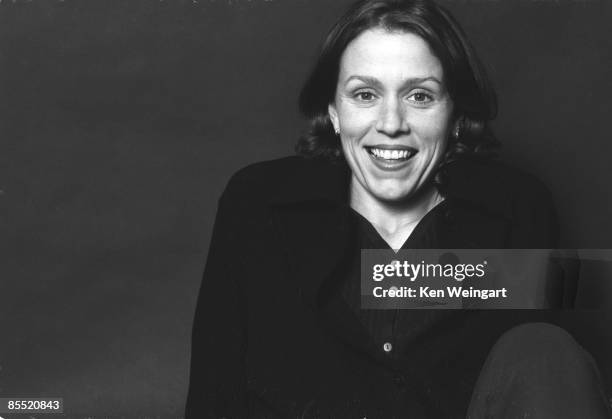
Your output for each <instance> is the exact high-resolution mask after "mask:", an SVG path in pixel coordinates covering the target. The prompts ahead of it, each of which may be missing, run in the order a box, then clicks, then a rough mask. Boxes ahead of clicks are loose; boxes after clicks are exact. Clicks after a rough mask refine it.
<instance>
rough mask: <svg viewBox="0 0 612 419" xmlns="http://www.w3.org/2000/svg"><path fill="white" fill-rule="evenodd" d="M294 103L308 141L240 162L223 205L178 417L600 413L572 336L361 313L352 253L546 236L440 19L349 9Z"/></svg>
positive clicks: (479, 316) (381, 1)
mask: <svg viewBox="0 0 612 419" xmlns="http://www.w3.org/2000/svg"><path fill="white" fill-rule="evenodd" d="M300 107H301V110H302V112H303V113H304V115H305V116H306V117H307V118H308V119H309V120H310V129H309V132H308V133H307V134H305V135H304V137H303V138H301V140H300V142H299V143H298V146H297V151H298V156H292V157H288V158H284V159H279V160H275V161H270V162H263V163H257V164H254V165H251V166H249V167H247V168H245V169H242V170H241V171H239V172H238V173H236V174H235V175H234V176H233V177H232V179H231V180H230V182H229V184H228V186H227V187H226V189H225V191H224V193H223V195H222V196H221V198H220V200H219V208H218V214H217V220H216V222H215V228H214V232H213V238H212V242H211V246H210V251H209V255H208V261H207V265H206V269H205V272H204V278H203V282H202V288H201V291H200V295H199V300H198V307H197V310H196V315H195V320H194V329H193V343H192V364H191V381H190V389H189V396H188V400H187V408H186V416H187V417H188V418H196V417H197V418H202V417H207V418H220V417H232V418H243V417H251V418H260V417H261V418H264V417H265V418H296V417H297V418H356V417H369V418H400V417H401V418H404V417H411V418H458V417H465V416H466V413H467V415H468V417H470V418H485V417H495V418H515V417H526V416H529V417H538V418H576V417H585V418H586V417H588V418H606V417H609V415H610V412H609V408H608V407H607V404H606V397H605V394H604V392H603V390H602V387H601V384H600V380H599V375H598V371H597V367H596V365H595V363H594V361H593V360H592V358H591V357H590V355H589V354H588V353H586V352H585V351H584V350H583V349H582V348H581V347H580V346H579V345H578V344H577V343H576V342H575V341H574V340H573V338H572V337H571V336H570V335H569V334H567V333H566V332H564V331H563V330H562V329H559V328H557V327H555V326H552V325H548V324H545V323H535V324H534V323H532V324H528V325H523V326H518V327H514V328H513V326H516V325H518V324H520V323H522V322H525V321H532V322H533V321H535V320H539V319H541V318H542V317H545V316H542V314H541V313H525V312H522V313H516V312H510V313H509V312H508V311H504V312H502V311H496V312H491V313H489V312H484V311H480V312H476V313H468V312H467V311H462V310H397V309H393V310H391V309H388V310H382V309H376V310H374V309H363V308H362V307H361V304H360V296H361V295H360V294H361V290H360V269H361V259H360V257H361V251H362V250H363V249H393V250H398V249H464V248H470V249H474V248H476V249H479V248H480V249H517V248H527V249H532V248H540V249H550V248H554V247H555V246H556V243H557V236H558V229H557V222H556V214H555V210H554V206H553V204H552V201H551V198H550V194H549V193H548V191H547V189H546V188H545V187H544V186H543V185H542V184H541V183H540V182H539V181H537V180H536V179H534V178H533V177H532V176H530V175H527V174H524V173H521V172H519V171H516V170H513V169H510V168H508V167H505V166H503V165H501V164H499V163H497V162H495V160H493V159H491V158H490V157H491V155H492V150H493V149H494V148H495V145H496V141H495V139H494V136H493V134H492V132H491V130H490V129H489V122H490V121H491V120H492V119H493V118H494V117H495V114H496V98H495V94H494V92H493V91H492V89H491V87H490V83H489V82H488V79H487V77H486V74H485V72H484V70H483V67H482V65H481V64H480V61H479V60H478V58H477V56H476V53H475V52H474V50H473V48H472V47H471V46H470V44H469V42H468V41H467V39H466V38H465V35H464V34H463V32H462V31H461V29H460V28H459V26H458V24H457V23H456V22H455V20H454V19H453V18H452V17H451V16H450V15H449V14H448V12H447V11H445V10H444V9H443V8H441V7H439V6H437V5H436V4H435V3H433V2H431V1H429V0H362V1H360V2H358V3H356V4H355V5H354V6H353V7H351V8H350V9H349V10H348V11H347V12H346V14H345V15H344V16H343V17H342V18H340V20H339V21H338V22H337V23H336V24H335V25H334V27H333V28H332V29H331V31H330V34H329V35H328V37H327V39H326V41H325V43H324V45H323V47H322V50H321V52H320V55H319V58H318V60H317V62H316V64H315V66H314V69H313V71H312V73H311V75H310V77H309V78H308V80H307V81H306V83H305V86H304V88H303V90H302V93H301V96H300ZM551 272H552V273H553V276H554V277H555V278H556V279H559V278H561V279H563V275H564V272H563V270H562V269H561V268H560V267H558V266H552V267H551ZM533 281H542V283H541V284H537V285H538V287H534V289H539V290H542V289H544V290H546V292H545V293H544V294H545V295H539V294H538V295H536V296H530V298H531V297H533V298H532V300H533V301H538V303H539V308H551V307H554V308H556V307H561V306H562V304H563V302H567V301H570V302H571V301H572V299H573V296H571V295H564V288H563V281H561V280H558V281H552V282H550V283H548V282H546V283H544V282H545V281H547V278H543V279H538V278H534V279H533ZM533 281H532V282H533ZM466 289H467V288H466ZM502 334H503V335H502ZM500 335H502V337H501V338H500V339H499V340H498V341H497V343H496V344H495V345H493V343H494V342H495V341H496V339H497V338H499V337H500ZM491 347H493V350H492V351H491V353H490V355H489V357H488V358H487V357H486V354H487V352H488V351H489V349H491ZM517 354H525V356H517ZM485 359H486V362H485Z"/></svg>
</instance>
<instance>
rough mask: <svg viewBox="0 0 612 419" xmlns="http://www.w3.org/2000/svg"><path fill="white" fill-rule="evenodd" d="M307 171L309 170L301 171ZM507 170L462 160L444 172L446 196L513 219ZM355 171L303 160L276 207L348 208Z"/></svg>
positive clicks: (279, 190)
mask: <svg viewBox="0 0 612 419" xmlns="http://www.w3.org/2000/svg"><path fill="white" fill-rule="evenodd" d="M303 168H307V169H308V170H306V171H304V170H300V169H303ZM503 174H504V169H503V166H501V165H500V164H499V163H496V162H478V161H472V160H462V161H455V162H451V163H449V164H448V165H447V166H446V167H445V168H444V170H443V176H444V178H445V183H444V186H443V187H442V188H441V192H442V194H443V195H444V196H445V197H446V198H452V199H454V200H456V201H458V202H460V203H463V204H467V205H469V206H472V207H477V208H479V209H481V210H484V211H486V212H490V213H493V214H496V215H499V216H502V217H505V218H508V219H510V218H512V201H511V194H510V193H508V192H509V188H510V187H511V185H510V184H509V182H508V179H505V177H504V176H503ZM350 178H351V171H350V169H349V167H348V165H347V164H346V162H345V161H341V162H338V163H330V162H328V161H325V160H322V159H306V158H299V159H297V160H296V161H295V166H294V170H293V171H291V172H290V173H289V174H288V176H287V177H286V178H285V179H282V180H281V181H280V182H278V183H277V184H276V185H277V186H276V189H274V190H273V191H272V199H271V202H272V203H273V204H280V205H284V204H298V203H307V202H309V201H313V202H314V201H318V202H328V203H332V204H339V205H343V204H344V205H346V204H347V202H348V191H349V182H350Z"/></svg>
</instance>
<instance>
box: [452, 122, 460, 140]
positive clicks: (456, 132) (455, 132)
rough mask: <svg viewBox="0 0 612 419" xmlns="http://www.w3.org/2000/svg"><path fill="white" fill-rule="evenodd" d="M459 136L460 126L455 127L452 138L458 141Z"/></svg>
mask: <svg viewBox="0 0 612 419" xmlns="http://www.w3.org/2000/svg"><path fill="white" fill-rule="evenodd" d="M459 134H461V126H460V125H459V124H457V125H455V129H454V130H453V137H454V138H455V140H458V139H459Z"/></svg>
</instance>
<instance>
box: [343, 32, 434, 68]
mask: <svg viewBox="0 0 612 419" xmlns="http://www.w3.org/2000/svg"><path fill="white" fill-rule="evenodd" d="M339 76H340V78H341V79H343V80H347V79H349V78H351V77H355V76H362V77H375V78H378V77H380V78H383V79H386V78H392V79H397V78H428V77H433V78H436V79H438V80H442V79H443V69H442V64H441V63H440V60H439V59H438V58H437V57H436V56H435V55H434V54H433V52H432V50H431V48H430V47H429V45H428V44H427V42H426V41H425V40H424V39H423V38H421V37H420V36H418V35H415V34H413V33H410V32H399V31H388V30H386V29H383V28H374V29H369V30H366V31H364V32H363V33H361V34H360V35H359V36H358V37H357V38H355V39H354V40H353V41H352V42H350V43H349V44H348V46H347V47H346V49H345V50H344V52H343V54H342V58H341V61H340V75H339Z"/></svg>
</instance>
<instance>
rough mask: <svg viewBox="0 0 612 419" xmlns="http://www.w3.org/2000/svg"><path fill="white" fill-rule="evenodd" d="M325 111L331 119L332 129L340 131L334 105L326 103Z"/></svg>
mask: <svg viewBox="0 0 612 419" xmlns="http://www.w3.org/2000/svg"><path fill="white" fill-rule="evenodd" d="M327 113H328V114H329V119H330V120H331V123H332V125H333V126H334V131H336V132H339V131H340V123H339V121H338V111H337V110H336V105H334V104H333V103H330V104H329V105H327Z"/></svg>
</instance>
